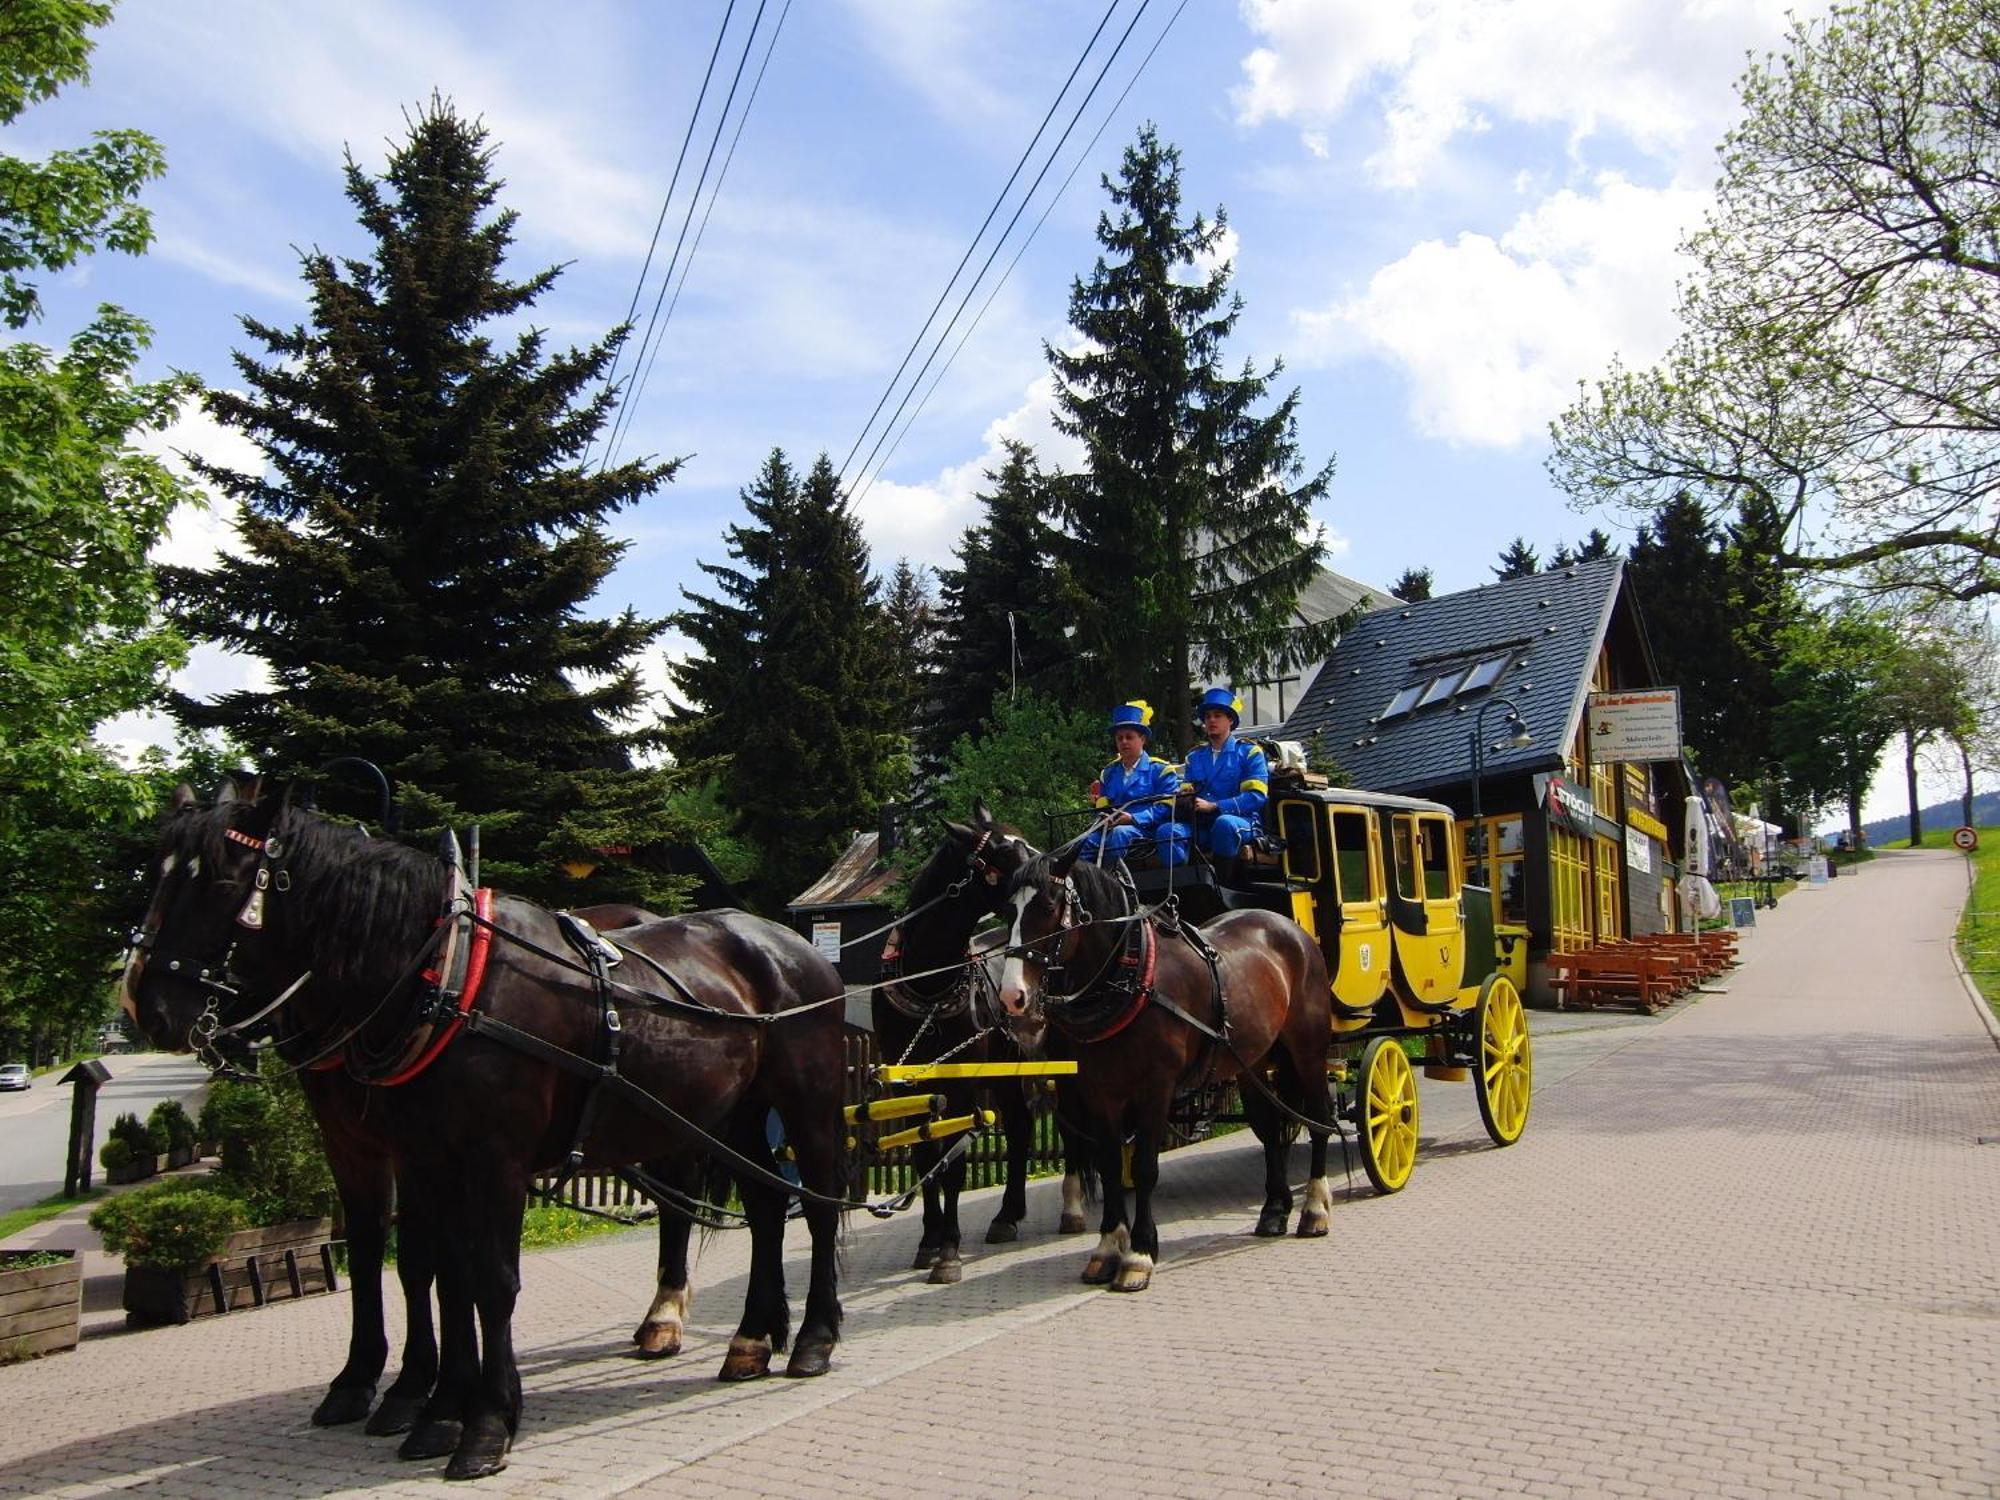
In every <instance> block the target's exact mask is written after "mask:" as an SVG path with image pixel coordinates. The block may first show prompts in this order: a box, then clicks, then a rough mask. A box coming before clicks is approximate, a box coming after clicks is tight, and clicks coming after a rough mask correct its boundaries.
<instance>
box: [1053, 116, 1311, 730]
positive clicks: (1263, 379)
mask: <svg viewBox="0 0 2000 1500" xmlns="http://www.w3.org/2000/svg"><path fill="white" fill-rule="evenodd" d="M1104 187H1105V190H1106V191H1107V192H1108V193H1109V194H1110V196H1111V201H1112V204H1113V207H1114V209H1115V210H1116V215H1115V217H1114V215H1113V214H1112V213H1111V212H1106V213H1104V214H1102V215H1100V216H1099V218H1098V222H1097V238H1098V241H1099V243H1100V244H1101V245H1102V246H1103V249H1104V253H1103V254H1102V255H1100V256H1099V257H1098V260H1097V264H1096V266H1095V267H1094V268H1093V269H1092V271H1091V273H1090V275H1089V276H1087V277H1081V278H1078V279H1077V280H1076V281H1075V282H1074V283H1073V284H1072V287H1071V291H1070V310H1069V316H1070V323H1071V325H1072V327H1074V329H1075V330H1076V332H1077V334H1078V335H1079V336H1080V340H1081V342H1080V343H1079V344H1078V345H1077V346H1076V347H1075V348H1074V349H1073V350H1063V349H1056V348H1054V347H1051V346H1045V347H1046V352H1047V355H1048V359H1049V364H1050V366H1051V368H1052V369H1053V370H1054V372H1055V375H1056V416H1055V421H1056V425H1057V427H1058V428H1060V429H1061V430H1062V431H1063V432H1064V433H1066V434H1068V435H1069V436H1071V437H1074V438H1077V439H1078V440H1080V441H1081V442H1082V443H1083V445H1084V450H1085V467H1084V469H1083V470H1082V472H1080V473H1076V474H1066V475H1063V476H1061V477H1060V479H1059V480H1058V481H1057V482H1056V484H1055V485H1054V487H1053V495H1054V498H1055V501H1056V504H1057V509H1058V512H1059V514H1060V517H1061V519H1062V521H1063V522H1064V532H1063V536H1062V540H1061V543H1060V546H1059V557H1060V560H1061V561H1062V562H1063V563H1065V564H1066V566H1067V568H1068V571H1069V575H1070V579H1071V581H1072V584H1073V586H1074V592H1073V595H1072V607H1073V608H1074V610H1075V612H1076V623H1077V642H1076V644H1077V646H1078V647H1079V648H1080V649H1081V651H1082V652H1083V653H1085V656H1086V660H1087V671H1088V678H1089V685H1090V686H1091V687H1092V688H1093V689H1094V690H1095V691H1096V694H1097V696H1098V697H1099V698H1101V699H1104V700H1107V701H1109V700H1114V699H1118V698H1130V697H1136V696H1143V697H1146V698H1147V699H1149V700H1150V701H1151V702H1152V703H1153V704H1154V706H1155V708H1156V709H1157V710H1158V713H1157V717H1156V718H1155V721H1154V722H1155V725H1156V726H1157V728H1156V734H1158V735H1159V736H1160V738H1161V740H1162V741H1163V748H1178V747H1179V746H1181V745H1182V744H1184V743H1185V742H1186V738H1187V734H1188V726H1189V723H1190V721H1191V719H1192V716H1193V715H1192V711H1193V693H1192V690H1191V689H1192V683H1191V678H1190V673H1191V672H1193V671H1196V670H1198V671H1199V672H1200V673H1201V675H1202V676H1203V677H1204V678H1214V679H1217V680H1228V681H1239V680H1240V681H1250V680H1254V679H1256V678H1259V677H1262V676H1264V675H1267V673H1268V672H1269V671H1270V670H1271V669H1272V668H1274V667H1281V666H1295V665H1299V664H1302V663H1305V662H1310V661H1318V660H1319V659H1321V658H1322V657H1323V656H1325V654H1326V652H1327V650H1328V649H1329V648H1330V647H1331V645H1332V643H1333V640H1334V639H1335V638H1336V637H1337V635H1338V622H1337V621H1328V622H1325V623H1323V624H1320V625H1315V626H1300V625H1299V624H1298V622H1297V618H1296V614H1295V606H1296V604H1297V602H1298V597H1299V593H1300V591H1301V590H1302V589H1304V588H1305V586H1306V585H1307V584H1308V583H1309V582H1311V580H1312V579H1313V577H1314V576H1315V575H1316V574H1317V573H1318V571H1319V569H1320V568H1321V566H1322V565H1323V563H1324V561H1325V556H1326V548H1325V545H1324V543H1323V541H1322V540H1321V538H1320V536H1319V534H1318V529H1317V528H1316V527H1315V526H1314V525H1313V522H1312V507H1313V505H1314V504H1315V503H1317V502H1318V501H1319V500H1320V499H1321V498H1323V497H1324V495H1325V494H1326V489H1327V484H1328V482H1329V480H1330V479H1331V478H1332V474H1333V463H1332V461H1331V460H1328V461H1327V463H1326V464H1325V465H1324V466H1323V467H1321V468H1319V469H1317V470H1315V471H1313V472H1310V473H1308V472H1307V471H1306V469H1305V466H1304V464H1303V462H1302V460H1301V458H1300V454H1299V447H1298V433H1297V421H1296V410H1297V406H1298V392H1297V391H1296V390H1294V391H1292V392H1291V393H1290V394H1289V395H1287V396H1285V397H1284V398H1283V399H1282V400H1280V401H1279V402H1278V403H1277V405H1276V406H1275V407H1274V408H1273V409H1272V410H1270V411H1269V412H1267V413H1265V414H1263V415H1258V413H1257V410H1256V409H1257V408H1258V407H1259V406H1261V405H1262V404H1263V403H1264V401H1265V399H1266V397H1267V396H1268V395H1269V394H1270V391H1271V386H1272V382H1273V380H1274V379H1275V378H1276V377H1277V375H1278V374H1279V373H1280V371H1281V370H1282V368H1283V366H1282V364H1281V363H1274V364H1273V365H1272V366H1271V367H1270V368H1269V369H1267V370H1265V371H1263V372H1261V373H1259V372H1258V371H1257V370H1256V369H1255V368H1254V367H1252V366H1251V365H1249V364H1248V363H1246V364H1245V365H1244V367H1243V369H1242V371H1241V373H1239V374H1237V375H1234V376H1231V375H1229V374H1227V373H1226V372H1225V370H1224V368H1223V356H1222V346H1223V343H1224V341H1225V340H1226V339H1227V338H1228V337H1229V335H1230V333H1231V332H1232V330H1234V328H1235V326H1236V320H1237V318H1238V316H1239V315H1240V313H1241V309H1242V300H1241V299H1240V298H1239V297H1237V296H1235V295H1234V294H1233V293H1231V291H1230V290H1229V279H1230V274H1231V268H1230V266H1229V265H1228V264H1227V263H1226V262H1225V263H1222V264H1219V265H1216V266H1214V267H1212V268H1210V269H1201V267H1202V265H1203V263H1204V262H1205V260H1206V259H1207V258H1208V257H1210V256H1212V255H1213V254H1214V253H1215V251H1216V250H1217V248H1218V246H1220V244H1221V243H1222V237H1223V233H1224V230H1225V228H1226V227H1227V220H1226V218H1225V217H1224V215H1223V213H1222V212H1221V211H1220V210H1218V211H1217V213H1216V217H1215V218H1214V220H1213V221H1210V220H1207V219H1204V218H1203V217H1202V216H1201V215H1200V214H1199V213H1197V214H1196V215H1195V216H1194V218H1193V219H1192V220H1191V221H1183V220H1182V218H1181V165H1180V153H1179V152H1178V151H1177V150H1175V149H1174V148H1173V147H1171V146H1166V145H1162V144H1161V142H1160V139H1159V137H1158V135H1157V134H1156V133H1155V132H1154V129H1153V127H1152V126H1151V125H1148V126H1146V127H1145V128H1144V129H1143V130H1141V131H1140V133H1139V139H1138V141H1137V142H1136V143H1135V144H1134V145H1133V146H1131V147H1129V148H1127V150H1126V152H1125V156H1124V161H1123V164H1122V166H1121V168H1120V171H1119V177H1118V180H1117V181H1116V182H1113V181H1112V180H1111V179H1109V178H1106V179H1105V180H1104ZM1308 535H1310V536H1311V537H1312V540H1310V541H1302V540H1301V538H1302V537H1304V536H1308Z"/></svg>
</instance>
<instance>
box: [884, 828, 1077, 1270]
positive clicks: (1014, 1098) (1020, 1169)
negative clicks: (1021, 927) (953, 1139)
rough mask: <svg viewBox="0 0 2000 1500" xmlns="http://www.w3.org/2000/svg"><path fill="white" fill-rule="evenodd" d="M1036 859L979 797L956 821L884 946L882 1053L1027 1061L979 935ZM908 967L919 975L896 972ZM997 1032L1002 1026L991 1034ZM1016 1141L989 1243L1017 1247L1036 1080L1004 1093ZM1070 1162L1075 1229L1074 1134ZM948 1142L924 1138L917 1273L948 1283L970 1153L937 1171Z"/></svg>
mask: <svg viewBox="0 0 2000 1500" xmlns="http://www.w3.org/2000/svg"><path fill="white" fill-rule="evenodd" d="M1034 855H1035V850H1034V848H1033V847H1032V846H1030V845H1029V844H1028V843H1027V841H1026V840H1024V839H1023V838H1022V837H1021V835H1020V834H1019V832H1018V831H1016V830H1015V829H1013V828H1010V827H1008V826H1007V825H1006V824H1004V823H999V822H996V821H995V820H994V817H993V814H992V813H991V812H989V811H988V810H987V808H986V805H985V804H984V803H983V802H982V803H976V804H974V807H973V814H972V822H971V823H970V824H966V823H946V824H945V840H944V842H943V843H942V844H940V845H939V846H938V848H937V852H936V853H934V854H933V855H932V856H931V857H930V859H929V860H928V861H927V862H926V863H925V864H924V866H923V868H922V869H921V870H919V871H918V872H917V874H916V877H915V878H914V879H913V880H912V881H911V882H910V890H909V904H908V906H907V908H906V911H907V912H908V915H907V916H905V917H904V918H903V920H902V921H900V922H898V923H897V924H896V926H895V927H894V928H892V929H891V931H890V933H889V937H888V940H887V942H886V943H885V945H884V947H883V952H882V957H883V962H884V968H885V976H886V977H885V978H884V980H883V982H882V983H880V984H878V985H877V986H876V988H875V993H874V995H873V997H872V1000H871V1007H872V1011H873V1021H874V1026H875V1042H876V1046H877V1049H878V1050H879V1052H880V1053H881V1057H882V1061H884V1062H889V1063H895V1062H934V1061H936V1060H938V1059H939V1058H942V1057H949V1058H951V1059H952V1060H954V1061H957V1062H987V1061H1000V1060H1011V1059H1018V1058H1019V1056H1020V1054H1019V1053H1018V1052H1017V1051H1016V1050H1015V1049H1014V1047H1013V1046H1012V1044H1011V1042H1010V1041H1009V1040H1008V1038H1007V1037H1006V1036H1005V1034H1004V1032H997V1028H999V1027H1000V1025H1001V1022H1002V1020H1003V1019H1004V1018H1003V1017H1001V1015H1000V1014H999V1012H998V1010H997V1007H996V1006H995V1005H994V1003H993V1001H994V999H995V998H996V993H997V991H996V987H995V983H994V981H995V980H996V979H997V977H998V976H997V968H998V951H997V947H996V948H995V949H993V950H991V951H990V952H980V951H974V949H973V948H972V946H971V944H972V942H973V936H974V933H975V931H976V929H977V928H978V926H979V924H980V922H981V920H982V919H983V918H986V917H989V916H992V915H994V914H996V913H997V912H999V911H1000V910H1001V909H1002V906H1003V904H1004V901H1005V893H1006V890H1007V885H1008V882H1009V881H1010V880H1011V879H1012V878H1013V876H1014V873H1015V872H1016V871H1017V870H1019V869H1021V868H1022V867H1023V866H1024V865H1026V864H1027V862H1028V861H1029V860H1030V859H1032V858H1033V857H1034ZM901 974H908V975H910V976H911V977H910V978H908V979H903V978H900V977H897V976H899V975H901ZM988 1033H996V1034H993V1035H989V1034H988ZM926 1087H927V1088H930V1089H931V1090H932V1091H933V1092H936V1093H941V1094H943V1095H944V1096H945V1098H946V1100H947V1101H948V1107H947V1110H946V1112H947V1113H948V1114H952V1115H963V1114H966V1113H968V1112H970V1111H971V1110H972V1109H973V1108H974V1107H975V1105H976V1104H977V1102H978V1099H979V1097H980V1094H981V1093H982V1090H980V1089H979V1088H978V1087H977V1086H976V1085H975V1084H972V1083H969V1082H959V1081H947V1082H940V1083H936V1084H930V1085H926ZM992 1097H993V1100H994V1103H995V1104H996V1105H997V1107H998V1110H999V1114H1000V1121H1001V1128H1002V1130H1003V1131H1004V1132H1005V1134H1006V1138H1007V1186H1006V1189H1005V1191H1004V1192H1003V1193H1002V1194H1001V1198H1000V1209H999V1212H998V1213H996V1214H995V1215H994V1216H993V1222H992V1223H991V1224H990V1225H989V1226H988V1227H987V1230H986V1243H987V1244H989V1245H999V1244H1006V1243H1009V1242H1010V1241H1012V1240H1013V1239H1015V1238H1016V1237H1017V1236H1018V1234H1019V1233H1020V1224H1021V1220H1022V1219H1023V1218H1024V1217H1026V1215H1027V1212H1028V1156H1029V1151H1030V1147H1031V1145H1032V1143H1033V1139H1034V1129H1035V1119H1034V1111H1033V1110H1032V1109H1031V1107H1030V1105H1029V1101H1028V1094H1027V1092H1026V1090H1025V1088H1024V1087H1023V1086H1022V1085H1021V1084H1019V1083H1016V1082H1011V1081H1009V1082H1002V1083H1000V1084H999V1085H998V1086H997V1087H996V1088H995V1089H994V1090H993V1091H992ZM1063 1144H1064V1152H1065V1158H1066V1160H1065V1164H1064V1165H1065V1170H1064V1174H1063V1214H1062V1219H1061V1221H1060V1224H1059V1228H1060V1229H1061V1231H1062V1232H1063V1233H1066V1234H1080V1233H1082V1231H1083V1227H1084V1224H1083V1208H1082V1202H1083V1191H1084V1184H1085V1175H1086V1172H1087V1162H1086V1161H1085V1160H1084V1159H1083V1155H1082V1153H1081V1152H1080V1151H1076V1150H1074V1149H1072V1147H1071V1137H1070V1135H1069V1133H1068V1132H1067V1131H1064V1132H1063ZM944 1150H945V1148H944V1146H942V1145H940V1144H936V1143H932V1142H919V1143H918V1144H917V1145H916V1146H914V1147H912V1148H911V1155H912V1158H913V1160H914V1162H915V1165H916V1168H917V1171H918V1173H919V1175H920V1176H921V1177H922V1179H923V1184H924V1228H923V1238H922V1239H921V1240H920V1241H919V1243H918V1245H917V1254H916V1260H915V1262H914V1265H913V1269H915V1270H919V1271H921V1270H924V1269H926V1268H928V1269H929V1271H930V1273H931V1274H930V1279H931V1280H932V1281H933V1282H936V1283H939V1284H948V1283H951V1282H955V1281H957V1280H959V1278H960V1277H961V1276H962V1275H963V1274H964V1263H963V1261H962V1259H961V1257H960V1254H959V1239H960V1235H959V1227H958V1198H959V1194H960V1193H961V1192H962V1191H964V1188H965V1175H966V1164H965V1157H964V1154H963V1153H960V1154H959V1155H958V1156H956V1157H954V1158H953V1159H952V1161H951V1163H950V1164H949V1165H948V1166H946V1167H945V1169H944V1170H943V1171H942V1172H939V1173H938V1174H937V1175H936V1176H935V1177H932V1176H931V1175H930V1174H931V1172H932V1170H933V1169H934V1168H935V1167H936V1166H937V1163H938V1159H939V1157H940V1156H941V1155H942V1154H943V1152H944Z"/></svg>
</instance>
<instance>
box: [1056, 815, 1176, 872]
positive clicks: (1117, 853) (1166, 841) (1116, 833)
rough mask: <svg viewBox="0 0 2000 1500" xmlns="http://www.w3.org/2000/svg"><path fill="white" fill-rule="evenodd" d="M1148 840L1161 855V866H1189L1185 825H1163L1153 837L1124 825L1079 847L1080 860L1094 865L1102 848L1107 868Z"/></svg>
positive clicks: (1107, 831) (1153, 831)
mask: <svg viewBox="0 0 2000 1500" xmlns="http://www.w3.org/2000/svg"><path fill="white" fill-rule="evenodd" d="M1148 839H1150V840H1152V841H1153V847H1154V850H1155V852H1156V853H1157V854H1158V855H1159V857H1160V863H1161V864H1163V865H1179V864H1185V863H1186V862H1187V840H1188V830H1187V825H1186V824H1185V823H1162V824H1160V825H1159V826H1158V827H1157V828H1154V829H1153V830H1152V831H1151V832H1150V833H1148V832H1147V831H1146V830H1145V829H1143V828H1138V827H1135V826H1133V825H1132V824H1130V823H1121V824H1119V825H1118V826H1117V827H1116V828H1107V829H1105V830H1103V831H1102V832H1101V833H1093V834H1091V835H1090V836H1089V837H1087V838H1086V839H1084V841H1083V843H1082V844H1081V845H1080V846H1079V847H1080V848H1081V850H1082V856H1081V857H1082V858H1083V859H1085V860H1088V861H1091V862H1093V863H1094V862H1095V861H1096V859H1097V851H1098V848H1099V846H1100V845H1101V846H1102V847H1103V850H1104V859H1105V862H1106V863H1107V864H1108V863H1110V862H1111V861H1113V860H1119V859H1123V858H1124V857H1125V856H1126V854H1127V852H1129V851H1130V850H1131V848H1132V846H1133V845H1134V844H1144V843H1145V842H1146V841H1147V840H1148Z"/></svg>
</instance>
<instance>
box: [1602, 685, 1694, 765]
mask: <svg viewBox="0 0 2000 1500" xmlns="http://www.w3.org/2000/svg"><path fill="white" fill-rule="evenodd" d="M1589 711H1590V758H1591V760H1592V761H1594V762H1595V763H1597V764H1598V765H1601V766H1607V765H1610V764H1612V763H1613V762H1615V761H1632V762H1643V761H1655V760H1679V759H1680V754H1681V690H1680V689H1679V688H1647V689H1645V690H1643V691H1638V692H1623V693H1592V694H1591V695H1590V710H1589Z"/></svg>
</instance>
